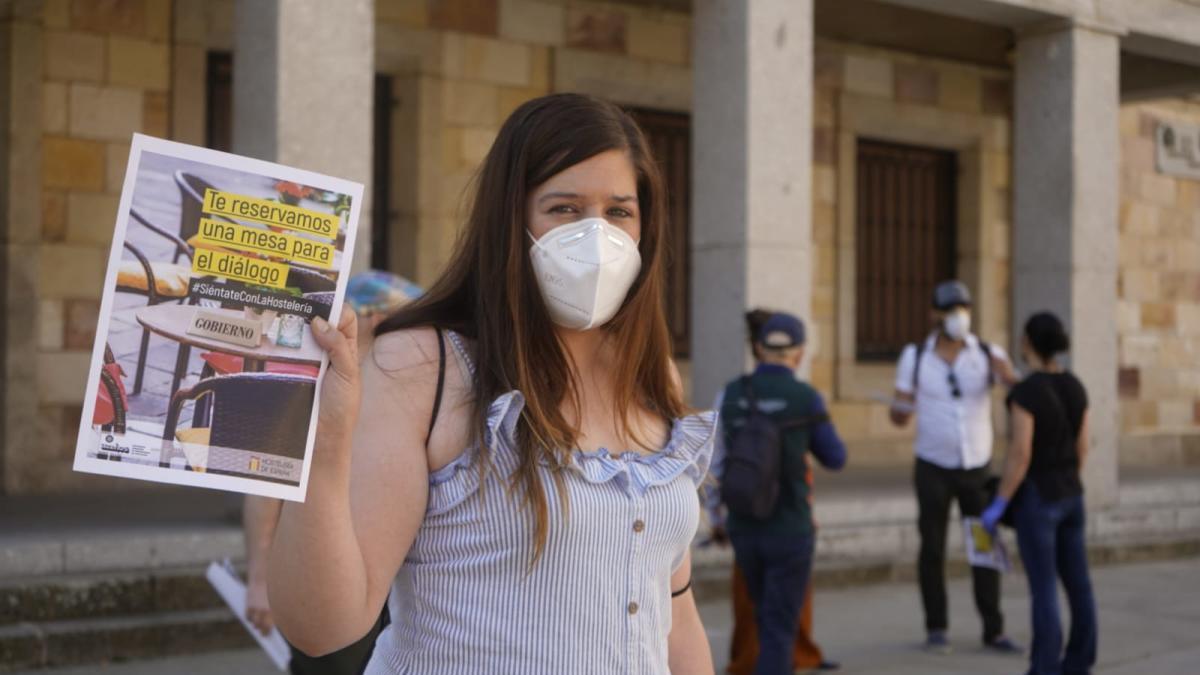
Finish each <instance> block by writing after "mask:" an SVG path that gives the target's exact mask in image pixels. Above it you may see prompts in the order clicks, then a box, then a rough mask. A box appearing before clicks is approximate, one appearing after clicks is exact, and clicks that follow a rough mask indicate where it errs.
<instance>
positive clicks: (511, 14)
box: [499, 0, 566, 45]
mask: <svg viewBox="0 0 1200 675" xmlns="http://www.w3.org/2000/svg"><path fill="white" fill-rule="evenodd" d="M499 2H500V37H502V38H505V39H508V40H516V41H517V42H528V43H532V44H540V45H561V44H562V43H563V29H564V26H565V24H566V14H565V12H566V10H565V9H564V7H563V6H562V5H560V4H555V3H549V2H539V1H538V0H499Z"/></svg>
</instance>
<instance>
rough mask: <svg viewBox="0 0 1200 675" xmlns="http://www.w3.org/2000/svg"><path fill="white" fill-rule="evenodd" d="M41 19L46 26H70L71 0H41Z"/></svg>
mask: <svg viewBox="0 0 1200 675" xmlns="http://www.w3.org/2000/svg"><path fill="white" fill-rule="evenodd" d="M42 20H43V21H44V22H45V24H46V28H55V29H64V28H70V26H71V0H43V1H42Z"/></svg>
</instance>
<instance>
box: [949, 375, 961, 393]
mask: <svg viewBox="0 0 1200 675" xmlns="http://www.w3.org/2000/svg"><path fill="white" fill-rule="evenodd" d="M947 379H948V380H949V381H950V395H951V396H953V397H954V398H962V389H960V388H959V387H958V377H956V376H955V375H954V371H953V370H952V371H950V377H948V378H947Z"/></svg>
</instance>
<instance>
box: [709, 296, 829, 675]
mask: <svg viewBox="0 0 1200 675" xmlns="http://www.w3.org/2000/svg"><path fill="white" fill-rule="evenodd" d="M804 345H805V330H804V323H803V322H802V321H801V320H800V319H799V318H797V317H795V316H792V315H791V314H787V313H784V312H777V313H775V314H773V315H771V317H770V318H768V319H767V320H766V322H765V323H764V324H763V325H762V327H761V329H760V330H759V333H758V335H757V336H755V339H754V345H753V349H754V357H755V361H756V362H757V365H756V367H755V369H754V371H753V372H752V373H750V374H748V375H744V376H742V377H739V378H738V379H736V380H734V381H732V382H730V383H729V385H728V386H726V387H725V390H724V392H723V393H722V394H721V397H720V399H719V400H718V402H717V405H716V408H717V410H718V411H719V412H720V420H721V434H720V435H719V437H718V448H717V450H716V453H715V456H714V460H713V466H712V472H713V474H714V475H715V476H717V477H718V478H719V486H717V487H716V488H715V489H716V490H717V491H718V494H717V497H716V498H717V499H719V500H720V501H721V502H722V503H723V504H724V509H723V510H724V511H727V512H728V513H727V515H726V516H725V518H724V523H719V522H718V523H714V526H715V530H714V533H719V535H723V534H725V533H727V534H728V537H729V540H730V542H731V543H732V544H733V550H734V556H735V558H736V560H737V565H738V567H739V568H740V569H741V571H742V574H743V575H744V577H745V579H746V586H747V589H748V590H749V592H750V598H751V600H752V602H753V604H754V615H755V623H756V624H757V628H758V642H759V656H758V661H757V663H756V664H755V669H754V672H755V673H756V674H758V675H776V674H778V673H791V672H793V669H792V656H793V654H792V652H793V641H794V640H795V637H796V629H797V625H798V622H799V620H800V613H801V610H802V609H803V605H804V598H805V595H806V593H807V591H808V582H809V576H810V573H811V571H812V560H813V549H814V544H815V541H816V533H815V529H816V526H815V524H814V522H813V517H812V506H811V497H812V495H811V491H812V471H811V468H810V465H809V455H810V454H811V455H812V456H814V457H816V458H817V461H818V462H820V463H821V464H822V465H823V466H825V467H826V468H828V469H832V470H838V469H841V468H842V467H843V466H844V465H845V463H846V446H845V445H844V444H843V443H842V440H841V439H840V438H839V437H838V434H837V431H836V430H835V429H834V426H833V423H832V422H831V421H830V420H829V414H828V412H827V410H826V407H825V402H824V400H823V399H822V398H821V395H820V394H819V393H818V392H817V390H816V389H814V388H813V387H812V386H811V385H809V384H808V383H806V382H804V381H802V380H800V379H799V378H797V377H796V373H795V371H796V369H797V368H798V367H799V366H800V362H801V361H802V360H803V358H804ZM764 496H765V497H764Z"/></svg>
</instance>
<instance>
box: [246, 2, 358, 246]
mask: <svg viewBox="0 0 1200 675" xmlns="http://www.w3.org/2000/svg"><path fill="white" fill-rule="evenodd" d="M235 16H236V19H235V29H234V30H235V31H236V34H235V36H234V61H233V64H234V65H233V68H234V71H233V144H234V151H235V152H237V153H239V154H243V155H248V156H251V157H258V158H260V159H266V160H270V161H273V162H279V163H281V164H287V165H290V166H295V167H298V168H301V169H308V170H311V171H317V172H320V173H325V174H329V175H331V176H337V177H338V178H346V179H349V180H353V181H358V182H360V183H363V184H365V185H367V189H366V190H365V191H364V193H363V198H364V201H365V202H367V203H364V204H363V206H362V209H361V210H360V213H361V216H360V219H359V230H358V238H357V241H356V244H355V251H354V269H356V270H358V269H363V268H365V267H366V266H367V265H368V264H369V262H370V259H371V255H370V253H371V251H370V247H371V232H370V214H371V209H370V204H369V200H370V194H371V190H370V185H369V184H370V181H371V153H372V142H371V141H372V128H371V127H372V125H371V122H372V117H371V112H372V105H371V104H372V99H373V95H374V77H375V3H374V0H338V2H328V1H327V0H238V4H237V8H236V14H235Z"/></svg>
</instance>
